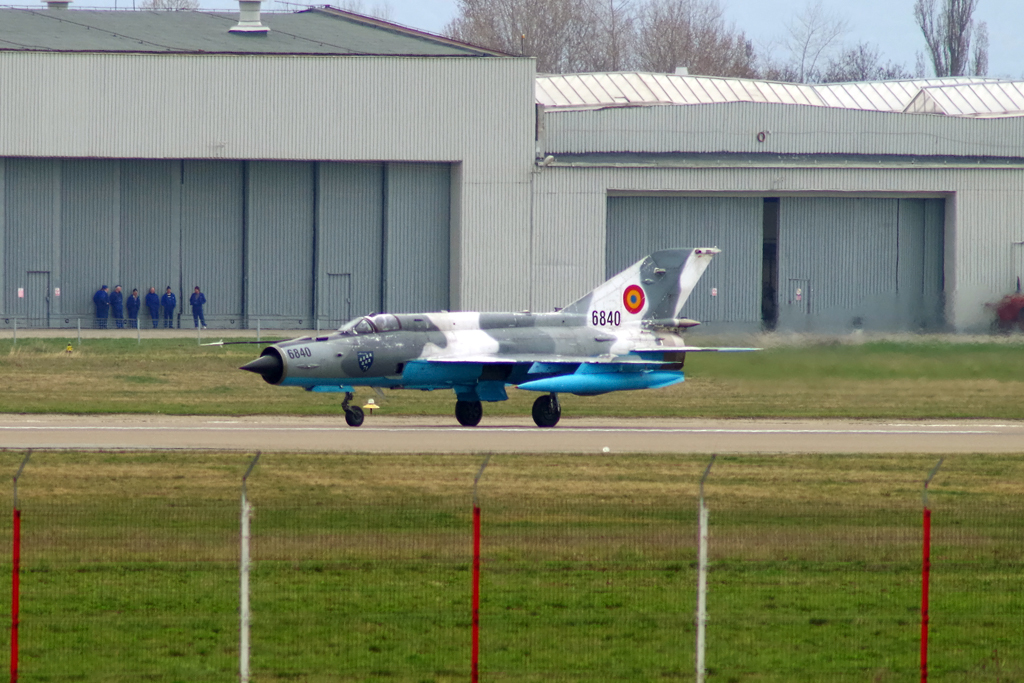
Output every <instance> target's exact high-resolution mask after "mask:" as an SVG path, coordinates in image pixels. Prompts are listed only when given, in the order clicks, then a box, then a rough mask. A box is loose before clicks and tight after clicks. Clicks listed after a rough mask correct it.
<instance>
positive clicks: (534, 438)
mask: <svg viewBox="0 0 1024 683" xmlns="http://www.w3.org/2000/svg"><path fill="white" fill-rule="evenodd" d="M0 447H2V448H5V449H12V448H13V449H24V448H61V449H63V448H70V449H204V450H206V449H216V450H245V451H255V450H263V451H319V452H339V453H482V452H504V453H509V452H529V453H605V452H608V453H635V452H644V453H938V454H943V453H1024V422H1014V421H921V422H918V421H908V422H897V421H886V422H868V421H818V420H793V421H788V420H700V419H623V418H575V419H574V418H563V419H562V421H561V422H560V423H559V424H558V426H556V427H554V428H551V429H540V428H538V427H536V426H534V425H533V422H532V421H531V420H530V419H529V418H519V417H492V418H487V417H485V418H484V422H483V423H482V424H481V425H480V426H478V427H460V426H459V425H458V424H455V423H454V420H453V418H448V417H443V418H442V417H391V416H381V415H378V416H367V418H366V422H365V423H364V425H363V426H362V427H358V428H352V427H348V426H346V425H345V420H344V418H343V417H341V416H338V417H280V416H254V417H210V416H201V417H198V416H164V415H90V416H78V415H2V416H0ZM605 449H607V450H605Z"/></svg>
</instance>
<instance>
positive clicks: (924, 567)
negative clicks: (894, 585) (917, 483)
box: [921, 508, 932, 683]
mask: <svg viewBox="0 0 1024 683" xmlns="http://www.w3.org/2000/svg"><path fill="white" fill-rule="evenodd" d="M931 555H932V511H931V510H929V509H928V508H925V509H924V558H923V561H922V562H921V683H927V681H928V579H929V574H930V572H931V568H932V562H931Z"/></svg>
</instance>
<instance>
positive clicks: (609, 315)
mask: <svg viewBox="0 0 1024 683" xmlns="http://www.w3.org/2000/svg"><path fill="white" fill-rule="evenodd" d="M590 324H591V325H593V326H594V327H602V326H608V325H614V326H618V325H621V324H622V313H621V312H620V311H593V312H592V313H591V314H590Z"/></svg>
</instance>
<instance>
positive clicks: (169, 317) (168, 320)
mask: <svg viewBox="0 0 1024 683" xmlns="http://www.w3.org/2000/svg"><path fill="white" fill-rule="evenodd" d="M160 305H161V306H163V307H164V327H174V307H175V306H177V305H178V297H176V296H174V292H172V291H171V288H170V287H168V288H167V291H166V292H164V295H163V296H162V297H160Z"/></svg>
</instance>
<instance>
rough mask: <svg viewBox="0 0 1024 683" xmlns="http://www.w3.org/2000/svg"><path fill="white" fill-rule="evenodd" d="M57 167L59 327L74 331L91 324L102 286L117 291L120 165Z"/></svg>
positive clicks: (91, 162) (88, 162)
mask: <svg viewBox="0 0 1024 683" xmlns="http://www.w3.org/2000/svg"><path fill="white" fill-rule="evenodd" d="M53 163H54V164H59V165H60V167H61V219H60V228H61V239H60V246H61V259H60V261H61V270H62V272H61V278H60V283H59V285H56V284H55V286H60V288H61V295H60V307H61V312H62V314H63V315H62V317H61V318H60V320H59V321H58V322H59V325H57V326H58V327H60V326H68V327H73V326H75V325H76V324H77V318H78V316H80V315H85V316H88V317H87V319H86V320H84V321H83V323H84V324H89V322H88V321H89V320H91V316H90V311H91V310H92V296H93V294H94V293H95V292H96V290H97V289H99V288H100V285H104V284H105V285H108V286H110V287H113V286H114V284H115V283H114V282H113V280H116V279H118V278H119V275H118V274H119V272H120V267H121V238H120V235H121V162H120V161H115V160H110V159H68V160H64V161H57V160H54V161H53ZM165 284H170V283H165ZM133 286H138V285H133ZM140 289H141V288H140ZM128 292H129V293H131V287H129V288H128ZM142 296H143V298H145V290H143V292H142Z"/></svg>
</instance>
